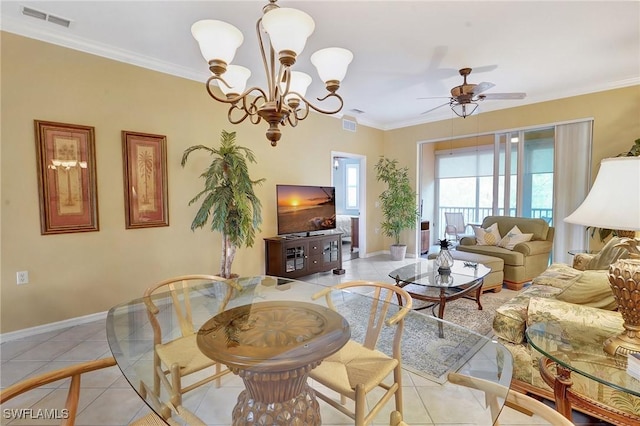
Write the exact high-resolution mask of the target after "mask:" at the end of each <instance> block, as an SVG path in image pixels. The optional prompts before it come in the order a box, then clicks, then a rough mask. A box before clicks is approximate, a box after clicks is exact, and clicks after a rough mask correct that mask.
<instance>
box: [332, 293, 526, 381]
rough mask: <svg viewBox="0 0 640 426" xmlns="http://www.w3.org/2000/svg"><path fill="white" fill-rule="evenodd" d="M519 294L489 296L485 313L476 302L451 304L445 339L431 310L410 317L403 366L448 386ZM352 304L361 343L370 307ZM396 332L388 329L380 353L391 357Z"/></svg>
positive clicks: (485, 296) (353, 331)
mask: <svg viewBox="0 0 640 426" xmlns="http://www.w3.org/2000/svg"><path fill="white" fill-rule="evenodd" d="M516 294H517V292H513V291H506V290H503V291H501V292H499V293H485V294H483V295H482V297H481V299H480V300H481V302H482V306H483V310H482V311H479V310H478V305H477V303H476V302H475V301H473V300H467V299H458V300H454V301H452V302H449V303H447V305H446V307H445V314H444V319H445V321H447V322H445V323H444V326H443V334H444V337H442V338H440V337H439V336H438V325H437V322H436V321H433V320H432V319H431V318H429V317H430V316H431V315H432V312H431V309H430V308H427V309H423V310H421V311H420V312H421V315H410V319H409V318H408V319H407V321H405V328H404V333H403V335H402V364H403V365H402V367H403V368H404V369H406V370H409V371H412V372H415V373H416V374H419V375H420V376H422V377H425V378H427V379H430V380H432V381H434V382H436V383H444V382H445V381H446V377H447V374H448V373H449V372H450V371H455V370H456V369H458V368H459V367H460V366H461V365H463V364H464V363H465V362H466V361H467V360H468V359H469V358H470V357H471V356H473V355H474V354H475V353H476V351H477V350H478V349H479V348H480V347H481V346H482V345H484V343H485V342H486V341H485V339H484V338H483V336H490V335H491V334H492V328H491V326H492V322H493V316H494V314H495V311H496V308H497V307H498V306H500V305H502V304H503V303H504V302H506V301H507V300H510V299H511V298H512V297H514V296H515V295H516ZM351 303H354V302H351ZM351 303H350V307H349V310H348V311H349V313H348V314H347V315H348V316H352V318H347V320H348V321H349V324H351V334H352V338H353V339H355V340H356V341H361V340H360V339H361V338H362V336H363V335H364V333H365V327H366V322H365V321H362V319H363V318H367V317H368V315H367V314H366V312H367V307H365V306H362V307H358V308H355V307H354V306H353V305H352V304H351ZM419 303H420V302H418V303H417V304H418V306H420V305H419ZM343 315H344V314H343ZM345 316H346V315H345ZM460 327H463V328H464V329H466V330H461V328H460ZM469 331H471V333H470V332H469ZM392 332H393V331H392V330H391V329H389V328H388V327H386V328H385V329H383V331H382V333H381V337H380V339H379V345H378V350H380V351H382V352H384V353H386V354H388V355H390V354H391V342H392V340H393V336H392Z"/></svg>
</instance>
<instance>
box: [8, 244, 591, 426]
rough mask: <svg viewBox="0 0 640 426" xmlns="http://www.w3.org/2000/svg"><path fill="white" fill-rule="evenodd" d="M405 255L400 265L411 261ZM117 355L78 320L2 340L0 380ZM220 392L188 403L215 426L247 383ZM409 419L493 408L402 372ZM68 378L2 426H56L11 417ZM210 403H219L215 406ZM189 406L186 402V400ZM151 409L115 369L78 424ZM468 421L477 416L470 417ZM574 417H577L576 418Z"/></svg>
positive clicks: (484, 420) (97, 387) (462, 391)
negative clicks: (63, 326)
mask: <svg viewBox="0 0 640 426" xmlns="http://www.w3.org/2000/svg"><path fill="white" fill-rule="evenodd" d="M412 261H415V259H406V260H405V261H402V262H407V263H408V262H412ZM402 262H398V261H391V260H390V258H389V257H388V256H387V255H379V256H373V257H370V258H364V259H354V260H351V261H348V262H345V263H344V265H343V266H344V268H345V269H346V273H345V274H344V275H334V274H333V273H331V272H328V273H320V274H314V275H311V276H309V277H305V278H303V279H305V280H308V281H312V282H317V283H321V284H336V283H339V282H342V281H347V280H353V279H365V280H385V281H387V280H388V281H390V282H391V280H390V279H389V278H387V274H388V272H389V271H391V270H393V269H395V268H397V267H399V266H401V265H402ZM107 356H111V352H110V350H109V346H108V344H107V340H106V331H105V324H104V320H100V321H93V322H89V323H85V324H82V325H75V326H71V327H68V328H65V329H59V330H56V331H50V332H47V333H42V334H38V335H34V336H31V337H28V338H24V339H19V340H11V341H6V342H2V344H1V345H0V358H1V366H0V367H1V370H0V384H1V386H2V387H3V388H4V387H6V386H8V385H10V384H12V383H15V382H17V381H19V380H21V379H24V378H26V377H28V376H32V375H37V374H40V373H43V372H46V371H50V370H53V369H57V368H62V367H65V366H68V365H71V364H75V363H77V362H81V361H88V360H94V359H98V358H102V357H107ZM222 385H223V386H222V387H221V388H220V389H213V388H211V389H209V390H208V391H206V392H198V390H196V391H193V392H191V393H189V394H187V395H186V396H185V401H186V400H188V401H189V403H188V406H190V407H197V409H196V410H195V412H196V414H197V415H198V416H199V417H200V418H202V419H203V420H204V421H205V422H206V423H207V424H209V425H216V426H217V425H227V424H229V412H230V410H231V407H232V406H233V405H234V404H235V400H236V397H237V395H238V393H240V391H241V390H242V388H243V385H242V381H241V380H240V379H239V378H238V377H236V376H233V375H227V376H225V377H224V378H223V383H222ZM403 385H404V413H405V421H406V422H407V423H409V424H410V425H413V426H420V425H487V424H490V417H489V413H488V410H486V409H484V408H483V404H482V401H483V399H482V397H481V394H479V393H477V392H475V391H471V390H469V389H466V388H463V387H459V386H455V385H451V384H444V385H439V384H437V383H434V382H431V381H428V380H426V379H424V378H421V377H418V376H416V375H414V374H412V373H410V372H406V373H405V376H404V383H403ZM67 388H68V384H67V383H54V384H51V385H49V386H45V387H43V388H40V389H38V390H35V391H31V392H29V393H27V394H25V395H24V396H21V397H19V398H16V399H13V400H11V401H9V402H8V403H6V404H3V406H2V407H1V408H2V410H0V411H1V414H0V424H2V425H5V424H7V425H29V426H37V425H45V424H56V423H55V422H53V423H51V422H46V421H44V420H37V421H36V420H33V419H31V420H29V421H17V420H11V419H8V418H6V417H8V416H7V412H6V411H5V409H10V408H25V407H33V408H48V409H50V408H54V407H62V406H63V405H64V403H63V401H64V398H65V397H66V389H67ZM210 401H216V403H215V404H212V403H210ZM185 405H187V404H185ZM320 405H321V415H322V419H323V424H324V425H348V424H353V422H352V421H351V420H350V419H349V418H348V417H346V416H344V415H343V414H342V413H339V412H337V411H336V410H335V409H333V408H332V407H329V406H327V405H326V404H324V403H323V402H322V401H320ZM388 405H389V407H388V410H383V413H381V414H380V415H379V416H378V418H377V419H376V421H375V423H374V424H375V425H385V424H386V425H388V424H389V423H388V422H389V411H390V410H391V409H392V405H393V402H390V403H389V404H388ZM148 412H149V409H148V408H147V407H146V405H145V404H144V403H143V402H142V400H141V399H140V397H139V396H138V395H137V394H136V393H135V391H134V390H133V389H132V388H131V386H130V385H129V383H128V382H127V381H126V380H125V379H124V377H123V376H122V374H121V373H120V371H119V370H118V368H117V367H112V368H109V369H105V370H101V371H97V372H92V373H88V374H86V375H83V380H82V392H81V399H80V408H79V415H78V420H77V423H76V424H77V425H79V426H82V425H87V426H89V425H92V426H93V425H95V426H98V425H100V426H106V425H109V426H123V425H127V424H129V423H130V422H131V421H133V420H134V419H136V418H139V417H141V416H143V415H144V414H146V413H148ZM469 419H473V421H471V422H469ZM574 420H576V419H574ZM500 423H501V424H502V425H539V424H547V423H545V422H544V421H543V420H542V419H540V418H539V417H537V416H533V417H530V416H527V415H524V414H522V413H519V412H517V411H514V410H512V409H510V408H505V409H504V410H503V412H502V414H501V415H500ZM576 424H579V425H587V424H592V425H594V424H598V425H600V424H602V423H594V422H590V421H589V420H588V419H586V418H584V417H582V416H580V417H578V418H577V420H576Z"/></svg>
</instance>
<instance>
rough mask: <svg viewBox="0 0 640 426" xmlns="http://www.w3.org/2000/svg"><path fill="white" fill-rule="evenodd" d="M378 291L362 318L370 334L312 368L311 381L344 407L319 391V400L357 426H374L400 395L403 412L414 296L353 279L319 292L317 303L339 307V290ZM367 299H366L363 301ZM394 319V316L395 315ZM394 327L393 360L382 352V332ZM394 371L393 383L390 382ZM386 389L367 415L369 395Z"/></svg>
mask: <svg viewBox="0 0 640 426" xmlns="http://www.w3.org/2000/svg"><path fill="white" fill-rule="evenodd" d="M344 289H350V290H357V291H358V292H360V291H362V290H363V289H364V290H372V291H373V294H372V295H371V296H372V297H370V298H366V300H368V301H369V302H370V303H369V304H370V306H369V308H368V310H369V312H368V318H367V317H364V318H362V321H365V322H366V323H367V327H366V333H365V335H364V338H363V341H362V342H356V341H355V340H353V339H352V340H350V341H348V342H347V344H346V345H345V346H343V347H342V349H340V350H339V351H338V352H336V353H335V354H333V355H331V356H329V357H328V358H325V359H324V360H323V361H322V363H321V364H320V365H319V366H318V367H316V368H314V369H313V370H311V372H310V373H309V377H311V378H312V379H313V380H315V381H317V382H318V383H320V384H322V385H324V386H326V387H327V388H329V389H331V390H332V391H334V392H337V393H338V394H339V395H340V403H338V402H337V401H336V400H335V399H334V398H332V397H331V396H329V395H327V394H325V393H323V392H321V391H319V390H318V389H314V390H315V392H316V395H317V396H318V398H320V399H322V400H323V401H325V402H326V403H327V404H329V405H331V406H332V407H334V408H336V409H337V410H339V411H341V412H342V413H344V414H346V415H347V416H349V417H351V418H352V419H354V420H355V425H356V426H363V425H367V424H370V423H371V422H372V421H373V419H374V418H375V416H376V415H377V414H378V412H379V411H380V409H381V408H382V407H383V406H384V405H385V404H386V403H387V402H388V401H389V400H390V399H391V397H394V396H395V409H396V410H397V411H398V412H400V413H402V361H401V353H400V341H401V339H402V331H403V327H404V317H405V315H406V314H407V312H409V310H411V306H412V303H413V302H412V299H411V296H410V295H409V293H407V292H406V291H405V290H403V289H402V288H400V287H397V286H395V285H393V284H387V283H381V282H373V281H349V282H345V283H342V284H338V285H335V286H333V287H328V288H327V289H325V290H323V291H321V292H319V293H317V294H315V295H314V296H313V299H318V298H320V297H323V296H324V297H325V298H326V302H327V305H328V306H329V307H330V308H332V309H334V310H336V311H337V312H340V310H339V309H336V307H335V306H334V303H333V300H332V293H334V290H344ZM398 298H400V299H401V300H402V308H401V309H400V310H399V311H398V312H397V313H395V314H394V315H392V316H390V318H386V317H387V316H388V314H389V308H390V307H391V306H392V304H397V302H398ZM362 300H365V298H363V299H362ZM389 315H390V314H389ZM385 326H387V327H392V328H393V329H395V330H394V334H393V342H392V356H389V355H386V354H384V353H382V352H380V351H379V350H377V349H376V345H377V343H378V340H379V337H380V333H381V331H382V330H383V328H384V327H385ZM391 373H393V383H392V384H387V383H385V382H384V380H385V379H386V378H387V376H389V375H390V374H391ZM377 388H382V389H383V390H384V393H383V395H382V397H380V398H379V399H378V400H377V402H375V403H373V404H371V402H372V401H369V402H370V406H371V409H370V410H369V412H368V413H367V412H366V409H367V401H366V400H365V398H366V396H367V395H368V394H369V395H371V392H372V391H373V390H374V389H377ZM347 398H349V399H351V400H353V401H354V402H355V410H354V411H350V410H349V409H348V408H347V407H345V404H346V399H347Z"/></svg>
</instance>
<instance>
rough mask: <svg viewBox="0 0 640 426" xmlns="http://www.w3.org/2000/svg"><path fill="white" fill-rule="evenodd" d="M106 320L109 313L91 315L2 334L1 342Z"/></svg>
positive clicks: (0, 335) (0, 336)
mask: <svg viewBox="0 0 640 426" xmlns="http://www.w3.org/2000/svg"><path fill="white" fill-rule="evenodd" d="M106 319H107V311H104V312H98V313H95V314H89V315H85V316H82V317H76V318H69V319H66V320H62V321H57V322H52V323H49V324H43V325H37V326H35V327H30V328H23V329H22V330H17V331H10V332H8V333H2V334H0V342H8V341H10V340H18V339H24V338H27V337H31V336H35V335H36V334H41V333H47V332H49V331H56V330H60V329H63V328H67V327H73V326H74V325H81V324H86V323H88V322H93V321H99V320H106ZM105 326H106V325H105Z"/></svg>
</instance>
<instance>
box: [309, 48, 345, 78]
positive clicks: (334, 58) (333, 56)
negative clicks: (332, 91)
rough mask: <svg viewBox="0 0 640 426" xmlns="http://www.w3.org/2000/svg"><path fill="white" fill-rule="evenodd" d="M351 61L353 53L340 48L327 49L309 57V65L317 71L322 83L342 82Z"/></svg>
mask: <svg viewBox="0 0 640 426" xmlns="http://www.w3.org/2000/svg"><path fill="white" fill-rule="evenodd" d="M352 60H353V53H351V51H350V50H347V49H343V48H341V47H327V48H325V49H320V50H318V51H317V52H315V53H314V54H313V55H311V63H312V64H313V65H314V66H315V67H316V69H317V70H318V75H319V76H320V79H321V80H322V81H323V82H325V83H326V82H327V81H331V80H336V81H342V80H344V76H345V75H346V74H347V67H348V66H349V64H350V63H351V61H352Z"/></svg>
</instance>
